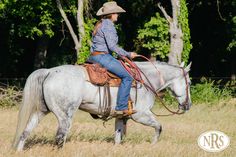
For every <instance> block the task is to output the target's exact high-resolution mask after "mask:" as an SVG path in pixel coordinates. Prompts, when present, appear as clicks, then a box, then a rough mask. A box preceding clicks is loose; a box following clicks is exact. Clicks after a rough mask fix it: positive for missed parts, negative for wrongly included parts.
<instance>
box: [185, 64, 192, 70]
mask: <svg viewBox="0 0 236 157" xmlns="http://www.w3.org/2000/svg"><path fill="white" fill-rule="evenodd" d="M191 65H192V62H190V63H189V65H188V66H187V67H186V68H184V70H185V71H186V72H189V71H190V68H191Z"/></svg>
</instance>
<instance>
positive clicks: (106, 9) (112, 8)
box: [96, 1, 126, 16]
mask: <svg viewBox="0 0 236 157" xmlns="http://www.w3.org/2000/svg"><path fill="white" fill-rule="evenodd" d="M124 12H126V11H125V10H124V9H122V8H121V7H120V6H118V5H117V3H116V2H115V1H112V2H106V3H104V4H103V6H102V7H101V8H100V9H99V10H98V12H97V14H96V15H97V16H102V15H107V14H112V13H124Z"/></svg>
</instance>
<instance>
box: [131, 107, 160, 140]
mask: <svg viewBox="0 0 236 157" xmlns="http://www.w3.org/2000/svg"><path fill="white" fill-rule="evenodd" d="M132 119H133V120H134V121H136V122H138V123H141V124H143V125H147V126H151V127H153V128H154V129H155V134H154V137H153V141H152V144H155V143H156V142H157V141H158V138H159V136H160V134H161V131H162V127H161V124H160V123H159V122H158V121H157V120H156V118H155V116H154V115H153V113H152V112H151V111H145V112H137V113H136V114H134V115H132Z"/></svg>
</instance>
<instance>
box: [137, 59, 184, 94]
mask: <svg viewBox="0 0 236 157" xmlns="http://www.w3.org/2000/svg"><path fill="white" fill-rule="evenodd" d="M136 64H137V66H138V67H139V68H140V69H141V71H142V72H143V73H144V74H145V75H146V77H147V78H148V79H149V80H150V81H151V83H152V84H153V86H154V87H155V89H156V90H157V89H159V88H160V87H161V86H163V85H164V84H165V83H167V82H169V81H171V80H172V79H174V78H176V77H178V76H179V75H180V74H179V73H180V70H179V69H180V68H178V67H176V66H172V65H170V64H167V63H159V62H155V63H153V64H154V65H153V64H152V63H150V62H137V63H136ZM162 80H163V81H164V82H162ZM163 83H164V84H163Z"/></svg>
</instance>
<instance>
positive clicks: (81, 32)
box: [77, 0, 85, 56]
mask: <svg viewBox="0 0 236 157" xmlns="http://www.w3.org/2000/svg"><path fill="white" fill-rule="evenodd" d="M83 12H84V0H78V10H77V22H78V28H79V45H78V46H79V49H80V48H81V47H82V40H83V38H84V35H85V30H84V14H83ZM77 53H79V51H78V52H77ZM77 56H79V54H77Z"/></svg>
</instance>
